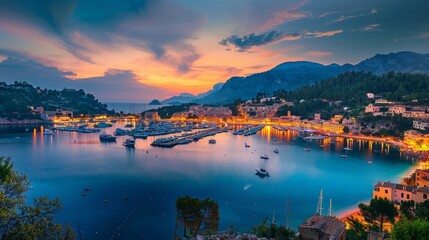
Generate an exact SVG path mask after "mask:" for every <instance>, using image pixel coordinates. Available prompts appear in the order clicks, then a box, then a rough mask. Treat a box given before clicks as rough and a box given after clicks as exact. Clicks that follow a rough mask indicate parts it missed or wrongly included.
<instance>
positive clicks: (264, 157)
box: [261, 154, 270, 160]
mask: <svg viewBox="0 0 429 240" xmlns="http://www.w3.org/2000/svg"><path fill="white" fill-rule="evenodd" d="M261 158H262V159H265V160H268V159H270V158H269V157H268V155H267V154H264V155H262V156H261Z"/></svg>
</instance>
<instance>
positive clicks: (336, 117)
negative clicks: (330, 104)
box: [331, 114, 343, 123]
mask: <svg viewBox="0 0 429 240" xmlns="http://www.w3.org/2000/svg"><path fill="white" fill-rule="evenodd" d="M341 119H343V114H336V115H334V117H332V118H331V122H337V123H338V122H340V121H341Z"/></svg>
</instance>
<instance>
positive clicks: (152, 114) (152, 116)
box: [144, 111, 160, 121]
mask: <svg viewBox="0 0 429 240" xmlns="http://www.w3.org/2000/svg"><path fill="white" fill-rule="evenodd" d="M144 119H147V120H149V121H151V120H155V121H157V120H159V119H160V117H159V115H158V112H155V111H153V112H152V111H150V112H145V113H144Z"/></svg>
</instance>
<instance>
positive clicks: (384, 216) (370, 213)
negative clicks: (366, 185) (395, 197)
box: [359, 198, 398, 232]
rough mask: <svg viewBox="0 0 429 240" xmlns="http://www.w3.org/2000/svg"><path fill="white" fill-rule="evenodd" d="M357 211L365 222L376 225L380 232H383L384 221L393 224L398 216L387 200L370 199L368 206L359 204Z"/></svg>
mask: <svg viewBox="0 0 429 240" xmlns="http://www.w3.org/2000/svg"><path fill="white" fill-rule="evenodd" d="M359 209H360V211H361V214H362V216H363V217H364V219H365V221H366V222H367V223H368V224H370V225H377V226H378V228H379V229H380V232H383V224H384V223H385V222H386V221H388V222H391V223H394V222H395V217H396V216H398V211H397V210H396V208H395V206H394V205H393V203H392V202H391V201H389V200H387V199H381V198H379V199H372V200H371V202H370V204H369V205H366V204H363V203H361V204H359Z"/></svg>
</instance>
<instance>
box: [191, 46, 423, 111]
mask: <svg viewBox="0 0 429 240" xmlns="http://www.w3.org/2000/svg"><path fill="white" fill-rule="evenodd" d="M348 71H363V72H373V73H374V74H377V75H380V74H383V73H386V72H390V71H393V72H411V73H425V74H429V54H421V53H414V52H398V53H389V54H377V55H375V56H374V57H371V58H368V59H365V60H363V61H362V62H360V63H358V64H356V65H352V64H344V65H338V64H335V63H333V64H330V65H323V64H320V63H314V62H308V61H297V62H285V63H282V64H280V65H278V66H276V67H274V68H273V69H271V70H268V71H266V72H262V73H256V74H253V75H250V76H247V77H232V78H230V79H229V80H228V81H226V82H225V84H224V85H223V86H222V88H221V89H219V90H217V91H213V92H212V93H210V94H208V95H207V96H205V97H202V98H200V99H196V100H194V102H196V103H204V104H225V103H229V102H232V101H234V100H235V99H237V98H241V99H243V100H247V99H251V98H253V97H255V96H256V94H257V93H258V92H265V93H268V94H272V93H273V92H274V91H277V90H282V89H285V90H294V89H297V88H299V87H302V86H307V85H312V84H314V83H316V82H319V81H321V80H325V79H328V78H330V77H333V76H337V75H338V74H340V73H344V72H348Z"/></svg>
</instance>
